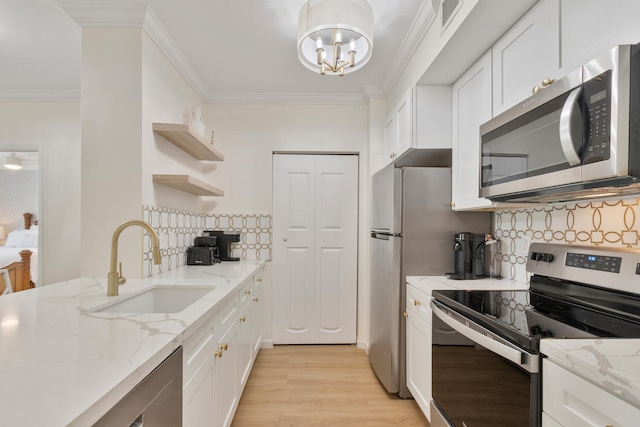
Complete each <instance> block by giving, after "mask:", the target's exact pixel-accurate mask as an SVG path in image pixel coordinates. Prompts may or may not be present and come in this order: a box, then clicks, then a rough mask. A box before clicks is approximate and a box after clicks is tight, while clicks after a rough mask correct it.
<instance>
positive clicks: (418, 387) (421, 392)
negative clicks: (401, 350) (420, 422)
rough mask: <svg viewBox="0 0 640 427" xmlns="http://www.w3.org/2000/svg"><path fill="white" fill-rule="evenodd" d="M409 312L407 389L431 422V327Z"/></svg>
mask: <svg viewBox="0 0 640 427" xmlns="http://www.w3.org/2000/svg"><path fill="white" fill-rule="evenodd" d="M425 303H428V302H427V301H425ZM409 310H410V309H409V308H407V313H408V314H407V329H406V334H407V336H406V341H407V343H406V345H407V388H408V389H409V391H411V394H412V395H413V398H414V399H415V400H416V403H417V404H418V406H420V409H422V412H423V413H424V414H425V416H426V417H427V419H429V420H430V419H431V413H430V409H429V403H430V402H431V325H430V324H428V323H427V322H425V321H424V320H423V319H421V318H420V317H419V316H418V315H417V314H416V313H415V312H413V311H409Z"/></svg>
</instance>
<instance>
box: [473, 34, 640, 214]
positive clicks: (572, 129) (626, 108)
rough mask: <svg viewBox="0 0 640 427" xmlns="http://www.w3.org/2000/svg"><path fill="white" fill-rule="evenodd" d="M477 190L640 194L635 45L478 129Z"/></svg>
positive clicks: (639, 57) (639, 62) (503, 197)
mask: <svg viewBox="0 0 640 427" xmlns="http://www.w3.org/2000/svg"><path fill="white" fill-rule="evenodd" d="M480 141H481V146H482V148H481V159H480V164H481V172H480V173H481V177H480V195H481V196H483V197H487V198H489V199H491V200H494V201H502V202H561V201H574V200H581V199H584V198H603V197H609V196H623V195H626V194H631V193H640V44H638V45H622V46H618V47H616V48H613V49H611V50H610V51H608V52H607V53H605V54H603V55H601V56H599V57H598V58H596V59H594V60H593V61H591V62H589V63H587V64H585V65H584V66H582V67H580V68H579V69H577V70H575V71H574V72H572V73H571V74H569V75H567V76H566V77H564V78H562V79H560V80H558V81H556V82H555V83H553V84H552V85H550V86H548V87H547V88H545V89H543V90H541V91H539V92H538V93H537V94H534V95H533V96H531V97H529V98H528V99H526V100H525V101H524V102H522V103H520V104H519V105H516V106H514V107H512V108H510V109H509V110H507V111H505V112H504V113H502V114H500V115H498V116H496V117H495V118H493V119H492V120H490V121H488V122H487V123H485V124H483V125H482V126H480Z"/></svg>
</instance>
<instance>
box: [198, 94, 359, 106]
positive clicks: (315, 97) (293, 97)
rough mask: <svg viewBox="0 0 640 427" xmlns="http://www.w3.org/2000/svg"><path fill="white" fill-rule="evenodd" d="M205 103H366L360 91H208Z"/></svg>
mask: <svg viewBox="0 0 640 427" xmlns="http://www.w3.org/2000/svg"><path fill="white" fill-rule="evenodd" d="M204 102H205V103H206V104H316V105H317V104H329V105H339V104H341V105H349V104H366V103H367V101H366V100H365V99H364V97H363V95H362V94H361V93H274V92H269V93H257V92H243V93H222V92H210V93H209V96H208V97H207V98H206V99H205V100H204Z"/></svg>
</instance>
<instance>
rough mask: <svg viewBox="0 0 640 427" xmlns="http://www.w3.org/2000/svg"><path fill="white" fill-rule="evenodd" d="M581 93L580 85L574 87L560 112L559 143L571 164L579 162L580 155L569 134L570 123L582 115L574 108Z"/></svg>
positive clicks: (574, 164)
mask: <svg viewBox="0 0 640 427" xmlns="http://www.w3.org/2000/svg"><path fill="white" fill-rule="evenodd" d="M581 93H582V88H581V87H579V88H577V89H574V90H573V91H572V92H571V94H570V95H569V97H568V98H567V100H566V101H565V102H564V106H563V107H562V112H561V113H560V128H559V130H560V144H561V146H562V152H563V153H564V156H565V157H566V158H567V162H569V164H570V165H571V166H576V165H579V164H580V155H579V154H578V152H577V151H576V148H575V146H574V145H573V143H574V141H573V137H572V136H571V123H572V122H573V121H574V120H576V119H578V118H580V119H582V116H578V115H577V114H580V112H579V111H578V113H577V114H576V108H575V107H576V106H577V103H578V97H579V96H580V94H581Z"/></svg>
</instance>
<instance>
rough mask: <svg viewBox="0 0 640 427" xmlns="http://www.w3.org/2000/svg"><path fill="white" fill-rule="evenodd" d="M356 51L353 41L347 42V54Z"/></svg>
mask: <svg viewBox="0 0 640 427" xmlns="http://www.w3.org/2000/svg"><path fill="white" fill-rule="evenodd" d="M355 51H356V41H355V40H354V39H351V41H350V42H349V52H355Z"/></svg>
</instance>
